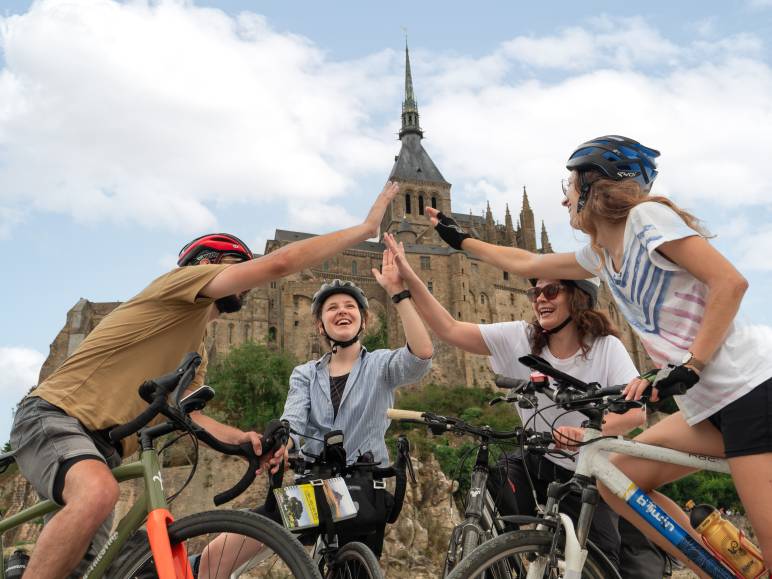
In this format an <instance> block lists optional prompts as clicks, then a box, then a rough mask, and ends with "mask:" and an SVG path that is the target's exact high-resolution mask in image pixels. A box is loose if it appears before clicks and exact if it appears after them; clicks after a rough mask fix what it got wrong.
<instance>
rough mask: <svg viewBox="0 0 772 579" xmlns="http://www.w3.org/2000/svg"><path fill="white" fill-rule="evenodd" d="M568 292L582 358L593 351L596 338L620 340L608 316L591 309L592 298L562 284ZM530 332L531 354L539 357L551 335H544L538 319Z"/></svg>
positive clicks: (571, 285) (567, 283)
mask: <svg viewBox="0 0 772 579" xmlns="http://www.w3.org/2000/svg"><path fill="white" fill-rule="evenodd" d="M561 283H562V284H563V285H564V286H565V288H566V291H567V292H569V297H568V311H569V315H570V316H571V319H572V320H573V322H574V324H575V325H576V330H577V333H578V334H579V347H580V348H581V349H582V354H581V355H582V356H583V357H584V358H587V354H588V353H589V352H590V350H591V349H592V344H593V342H594V341H595V339H596V338H600V337H602V336H614V337H615V338H619V331H618V330H617V328H616V326H615V325H614V324H613V323H612V321H611V320H609V319H608V316H606V314H604V313H603V312H601V311H598V310H595V309H591V308H590V307H589V306H590V296H588V295H587V294H586V293H584V292H583V291H582V290H580V289H578V288H577V287H576V286H575V285H573V284H571V283H570V282H565V281H562V282H561ZM529 330H530V331H529V332H528V342H529V344H530V345H531V353H532V354H536V355H539V354H541V352H542V351H543V350H544V348H545V347H546V346H547V345H548V344H549V334H545V333H544V329H543V328H542V327H541V324H539V321H538V319H536V318H535V319H534V321H533V322H532V323H531V326H530V328H529Z"/></svg>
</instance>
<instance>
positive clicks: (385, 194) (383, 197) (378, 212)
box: [364, 181, 399, 237]
mask: <svg viewBox="0 0 772 579" xmlns="http://www.w3.org/2000/svg"><path fill="white" fill-rule="evenodd" d="M398 192H399V184H398V183H396V182H394V181H387V182H386V185H384V186H383V190H382V191H381V192H380V194H379V195H378V197H377V198H376V199H375V202H374V203H373V206H372V207H371V208H370V212H369V213H368V214H367V217H366V218H365V221H364V224H365V225H366V226H367V228H368V231H369V232H370V237H377V235H378V233H379V231H380V228H381V220H382V219H383V215H384V213H386V208H387V207H388V206H389V203H391V201H392V199H394V196H395V195H396V194H397V193H398Z"/></svg>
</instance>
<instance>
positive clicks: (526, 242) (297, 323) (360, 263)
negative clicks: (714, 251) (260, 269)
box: [41, 48, 647, 386]
mask: <svg viewBox="0 0 772 579" xmlns="http://www.w3.org/2000/svg"><path fill="white" fill-rule="evenodd" d="M399 139H400V141H401V147H400V150H399V154H398V155H397V156H396V157H395V158H394V165H393V167H392V169H391V173H390V174H389V179H391V180H395V181H398V182H400V183H401V194H400V196H399V197H398V198H396V199H395V200H394V201H393V202H392V204H391V207H389V209H388V210H387V212H386V214H385V216H384V218H383V221H382V223H381V235H382V234H383V232H390V233H393V234H394V235H395V236H396V237H397V239H398V240H400V241H402V242H403V243H404V246H405V250H406V254H407V257H408V259H409V261H410V263H411V264H412V266H413V268H414V269H415V270H416V271H417V272H418V273H419V275H420V276H421V278H422V279H423V281H424V283H426V285H427V286H428V288H429V290H430V291H431V292H432V293H433V294H434V296H435V297H436V298H437V299H438V300H439V301H440V302H441V303H442V304H443V305H444V306H445V308H446V309H447V310H448V311H449V312H450V313H451V314H452V315H453V316H455V317H456V318H457V319H459V320H463V321H467V322H474V323H490V322H503V321H510V320H521V319H525V320H531V319H532V317H533V314H532V310H531V306H530V304H529V303H528V300H527V299H526V296H525V290H526V289H527V288H528V287H529V284H528V281H527V280H525V279H522V278H518V277H515V276H514V275H510V274H509V273H507V272H502V271H500V270H498V269H495V268H493V267H491V266H489V265H487V264H485V263H483V262H481V261H479V260H477V259H474V258H471V257H470V256H468V255H467V254H466V253H464V252H463V251H456V250H454V249H451V248H449V247H448V246H447V245H445V243H444V242H443V241H442V240H440V238H439V237H438V236H437V234H436V232H435V231H434V228H433V227H432V226H431V223H430V222H429V220H428V218H427V217H425V215H424V209H425V208H426V207H434V208H437V209H439V210H441V211H443V212H444V213H446V214H452V216H453V217H454V218H455V219H456V220H457V221H458V222H459V223H460V224H461V225H463V226H464V227H466V228H467V229H468V230H471V231H472V232H474V234H475V235H476V236H478V237H479V238H480V239H483V240H484V241H488V242H490V243H495V244H498V245H505V246H513V247H520V248H523V249H527V250H530V251H539V252H551V251H552V248H551V246H550V242H549V238H548V235H547V231H546V229H545V227H544V224H543V222H542V224H541V228H540V230H539V232H538V241H539V243H538V244H537V227H536V221H535V219H534V214H533V211H532V210H531V207H530V205H529V202H528V195H527V192H526V190H525V188H523V196H522V206H521V209H520V213H519V215H518V219H517V223H516V224H515V222H514V221H513V218H512V215H511V214H510V211H509V208H508V207H507V209H506V213H505V216H504V223H503V224H500V223H498V222H497V221H496V220H494V217H493V214H492V212H491V209H490V206H488V208H487V210H486V212H485V215H484V216H479V215H472V214H471V213H463V212H461V213H456V212H453V208H452V204H451V195H450V190H451V184H450V183H449V182H448V181H446V180H445V178H444V177H443V175H442V173H440V171H439V169H438V168H437V166H436V165H435V164H434V162H433V161H432V159H431V158H430V157H429V154H428V153H427V152H426V150H425V149H424V147H423V145H422V142H421V141H422V139H423V131H422V130H421V126H420V123H419V114H418V105H417V102H416V98H415V95H414V92H413V80H412V75H411V71H410V58H409V53H408V51H407V48H406V49H405V95H404V101H403V103H402V127H401V130H400V132H399ZM313 235H314V234H312V233H302V232H295V231H285V230H281V229H277V230H276V232H275V234H274V238H273V239H271V240H268V242H267V243H266V247H265V253H270V252H271V251H274V250H276V249H277V248H279V247H281V246H282V245H285V244H287V243H290V242H292V241H296V240H299V239H304V238H308V237H312V236H313ZM383 250H384V245H383V244H382V243H375V242H365V243H361V244H359V245H357V246H355V247H353V248H351V249H349V250H347V251H344V252H343V253H341V254H339V255H337V256H335V257H334V258H332V259H330V260H328V261H326V262H324V263H322V264H319V265H318V266H317V267H314V268H311V269H307V270H305V271H302V272H300V273H298V274H295V275H292V276H290V277H287V278H284V279H281V280H278V281H275V282H271V283H269V284H268V285H266V286H264V287H260V288H256V289H254V290H252V291H251V292H250V293H249V295H248V297H247V299H246V300H245V303H244V307H243V308H242V309H241V311H239V312H238V313H235V314H229V315H224V316H221V317H220V318H219V319H218V320H216V321H214V322H212V324H211V325H210V327H209V331H208V335H207V344H206V345H207V353H208V355H209V359H210V363H211V362H213V361H214V360H216V359H217V358H218V357H221V356H222V355H223V354H225V353H227V352H228V350H230V349H231V348H233V347H235V346H238V345H240V344H243V343H244V342H246V341H249V340H254V341H257V342H263V343H267V344H269V345H274V346H275V347H277V348H282V349H284V350H286V351H287V352H290V353H291V354H292V355H294V356H295V358H296V359H297V360H298V361H299V362H303V361H306V360H309V359H312V358H318V357H320V356H321V355H322V354H323V353H324V352H326V351H327V345H326V344H325V343H324V341H323V340H322V339H320V337H319V335H318V334H317V332H316V330H315V328H314V324H313V319H312V316H311V297H312V296H313V294H314V292H316V290H317V289H318V288H319V286H320V285H321V284H322V283H324V282H325V281H329V280H332V279H335V278H340V279H344V280H350V281H352V282H354V283H356V284H357V285H358V286H360V287H361V288H362V289H363V290H364V291H365V293H366V295H367V298H368V300H369V302H370V304H371V316H372V321H371V323H370V325H369V327H368V329H367V333H368V334H369V333H373V332H379V331H383V330H384V328H383V324H385V325H386V328H385V332H386V335H387V337H388V343H389V346H390V347H396V346H398V345H400V344H402V343H404V335H403V334H402V327H401V325H400V323H399V320H398V318H397V314H396V311H395V309H394V307H393V306H392V303H391V300H390V299H389V296H387V295H386V294H385V292H384V291H383V289H382V288H381V287H380V286H379V285H378V283H377V282H376V281H375V278H374V277H373V276H372V274H371V273H370V270H371V268H373V267H379V266H380V263H381V257H382V252H383ZM148 281H149V280H148ZM118 305H119V304H118V303H117V302H110V303H94V302H89V301H87V300H85V299H81V300H80V301H78V303H77V304H76V305H75V306H74V307H73V308H72V309H71V310H70V311H69V312H68V314H67V321H66V324H65V326H64V328H63V329H62V330H61V332H60V333H59V335H58V336H57V337H56V339H55V340H54V342H53V343H52V344H51V351H50V354H49V357H48V359H47V360H46V362H45V364H44V365H43V368H42V369H41V380H42V379H43V378H45V377H46V376H48V375H49V374H50V373H51V372H52V371H53V370H54V369H55V368H57V367H58V366H59V365H60V364H61V363H62V362H63V361H64V359H65V358H66V357H67V356H68V355H69V354H70V353H72V352H73V351H74V349H75V348H76V347H77V346H78V344H79V343H80V342H81V341H82V340H83V338H84V337H85V336H86V335H87V334H88V332H90V331H91V330H92V329H93V328H94V327H95V326H96V325H97V324H98V323H99V321H100V320H101V319H102V318H103V317H104V316H105V315H107V314H108V313H109V312H110V311H112V310H113V309H114V308H115V307H117V306H118ZM600 307H601V308H604V309H605V310H606V311H607V312H608V313H609V315H610V317H611V319H612V320H613V321H614V323H616V324H617V325H618V326H619V327H620V330H621V332H622V334H623V341H624V343H625V345H626V346H627V348H628V350H629V351H630V353H631V355H632V356H633V360H634V362H635V363H636V365H637V366H638V367H639V368H646V367H647V364H646V361H647V357H646V354H645V352H644V351H643V348H642V347H641V345H640V344H639V343H638V341H637V339H636V338H635V337H634V336H633V333H632V331H631V330H630V328H629V327H628V326H627V324H626V322H625V321H624V320H623V319H622V318H621V316H620V315H619V314H618V312H617V311H616V308H615V306H614V304H613V303H612V302H611V300H610V296H609V295H608V291H607V290H606V288H605V287H603V288H602V291H601V295H600ZM175 362H176V361H175V360H172V361H170V364H171V365H173V364H174V363H175ZM170 367H171V366H170ZM491 380H492V373H491V371H490V370H489V369H488V365H487V362H486V359H485V358H484V357H483V356H476V355H472V354H468V353H466V352H462V351H460V350H457V349H455V348H452V347H450V346H447V345H445V344H443V343H441V342H438V341H435V357H434V364H433V368H432V372H431V374H430V375H429V376H428V377H427V378H426V379H425V381H426V382H438V383H451V384H466V385H469V386H474V385H484V384H489V383H491Z"/></svg>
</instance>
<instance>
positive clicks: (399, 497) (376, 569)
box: [269, 430, 415, 579]
mask: <svg viewBox="0 0 772 579" xmlns="http://www.w3.org/2000/svg"><path fill="white" fill-rule="evenodd" d="M295 434H298V435H300V436H302V433H295ZM343 440H344V438H343V433H342V432H341V431H339V430H336V431H332V432H329V433H327V434H326V435H325V437H324V446H323V448H322V452H321V453H320V454H319V455H318V456H311V455H306V456H307V457H308V458H312V459H313V460H311V461H307V460H306V459H305V458H300V457H297V456H295V457H293V458H291V459H290V467H291V468H292V470H294V471H295V473H296V474H295V482H296V484H304V483H310V484H311V485H312V486H313V488H314V491H315V497H316V504H317V507H318V509H319V528H318V529H314V530H312V531H305V532H302V534H301V541H304V540H305V541H307V540H308V539H309V538H310V539H311V540H313V539H314V537H315V538H316V543H315V547H314V553H313V555H312V559H313V560H314V562H315V563H316V565H317V567H318V569H319V571H320V573H321V575H322V577H324V578H325V579H357V578H362V579H381V578H382V577H383V572H382V571H381V567H380V564H379V562H378V558H377V557H376V555H375V553H374V552H373V550H372V549H371V548H370V547H369V546H368V545H367V544H365V543H364V542H362V541H361V540H349V539H363V540H367V541H368V542H371V543H379V542H380V543H382V541H383V530H384V527H385V524H387V523H388V524H390V523H394V522H395V521H396V520H397V518H398V517H399V514H400V512H401V510H402V505H403V502H404V498H405V491H406V488H407V474H408V471H409V472H410V474H411V476H413V473H412V464H411V462H410V444H409V442H408V440H407V438H405V437H400V439H399V440H398V443H397V459H396V461H395V462H394V464H393V465H391V466H387V467H381V466H379V463H376V462H373V460H372V456H371V455H370V454H369V453H366V454H365V455H363V456H362V457H360V458H359V459H358V460H357V461H356V462H354V463H352V464H348V465H347V464H346V462H347V460H346V451H345V450H344V449H343ZM335 477H342V478H343V479H344V480H345V481H346V485H347V487H348V489H349V491H350V493H351V494H352V498H353V499H354V500H355V501H356V502H358V503H359V512H358V514H357V516H356V517H355V518H353V519H349V520H345V521H341V522H339V523H335V522H334V521H333V515H332V512H331V509H330V507H329V505H328V502H327V500H326V499H325V497H324V491H323V486H324V485H323V484H321V483H322V481H324V480H327V479H331V478H335ZM391 477H395V479H396V485H395V491H394V495H393V497H392V495H391V494H389V493H388V492H387V491H386V484H385V480H384V479H387V478H391ZM414 479H415V477H414V476H413V480H414ZM280 481H281V476H280V475H279V473H277V475H276V476H275V477H274V480H273V481H272V482H273V483H276V484H275V486H278V485H280V484H281V483H280ZM272 486H274V485H272ZM270 500H271V498H270V497H269V501H270Z"/></svg>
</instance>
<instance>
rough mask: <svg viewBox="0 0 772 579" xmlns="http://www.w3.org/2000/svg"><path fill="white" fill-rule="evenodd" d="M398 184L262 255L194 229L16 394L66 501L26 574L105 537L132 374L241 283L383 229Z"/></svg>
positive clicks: (32, 455) (237, 437) (147, 373)
mask: <svg viewBox="0 0 772 579" xmlns="http://www.w3.org/2000/svg"><path fill="white" fill-rule="evenodd" d="M397 190H398V187H397V185H396V184H393V183H387V184H386V186H385V187H384V189H383V191H382V192H381V193H380V195H379V196H378V198H377V199H376V201H375V203H374V204H373V206H372V208H371V209H370V212H369V213H368V215H367V218H366V219H365V220H364V221H363V222H362V223H361V224H359V225H356V226H354V227H350V228H348V229H343V230H341V231H336V232H334V233H329V234H327V235H321V236H318V237H313V238H310V239H305V240H302V241H297V242H295V243H292V244H289V245H286V246H284V247H282V248H281V249H279V250H277V251H274V252H272V253H270V254H268V255H266V256H263V257H261V258H258V259H253V256H252V253H251V252H250V251H249V248H247V246H246V245H245V244H244V243H243V242H241V241H240V240H239V239H238V238H236V237H235V236H232V235H228V234H213V235H206V236H203V237H200V238H198V239H195V240H194V241H192V242H190V243H189V244H188V245H186V246H185V247H184V248H183V249H182V251H181V252H180V259H179V261H178V265H180V266H181V267H179V268H177V269H175V270H173V271H170V272H169V273H166V274H164V275H162V276H161V277H159V278H158V279H156V280H154V281H153V282H151V283H150V285H148V286H147V287H146V288H145V289H144V290H142V291H141V292H140V293H139V294H137V295H136V296H134V297H133V298H131V299H130V300H129V301H127V302H126V303H124V304H122V305H121V306H120V307H118V308H117V309H115V310H114V311H113V312H112V313H111V314H110V315H108V316H107V317H106V318H105V319H104V320H102V322H101V323H100V324H99V325H98V326H97V327H96V328H94V330H93V331H92V332H91V333H90V334H89V335H88V336H87V337H86V339H85V340H83V342H82V343H81V344H80V346H78V348H77V349H76V350H75V352H73V354H72V355H71V356H69V357H68V358H67V360H65V362H64V363H63V364H62V366H61V367H59V368H58V369H57V370H56V371H55V372H54V373H53V374H52V375H51V376H49V377H48V378H47V379H46V380H45V381H44V382H42V383H41V384H40V385H39V386H38V387H37V388H36V389H35V390H33V391H32V392H31V393H30V395H29V396H27V397H26V398H25V399H24V400H23V401H22V402H21V404H20V405H19V409H18V411H17V413H16V416H15V419H14V425H13V429H12V431H11V446H12V448H13V449H14V450H15V451H16V461H17V463H18V465H19V469H20V470H21V472H22V474H23V475H24V476H25V477H26V478H27V479H28V480H29V481H30V483H31V484H32V485H33V487H34V488H35V490H37V492H38V493H39V494H40V495H42V496H43V497H46V498H49V499H52V500H54V501H55V502H57V503H59V504H61V505H63V508H62V509H61V510H60V511H58V512H57V513H56V514H55V515H54V516H53V518H52V519H51V520H50V522H48V524H46V526H45V527H44V528H43V531H42V532H41V534H40V537H39V539H38V542H37V545H36V547H35V551H34V553H33V555H32V558H31V559H30V561H29V564H28V566H27V570H26V575H27V576H29V577H35V578H36V579H41V578H42V579H45V578H49V577H50V578H61V577H65V576H67V575H68V574H69V573H70V572H71V571H73V570H74V569H75V568H76V566H77V565H78V563H79V562H80V561H81V559H82V558H83V556H84V554H85V553H86V551H87V549H88V548H89V545H90V544H91V546H92V552H93V550H94V549H98V548H99V547H100V546H101V543H103V542H104V540H105V539H106V538H107V531H109V529H108V528H106V527H107V526H109V523H110V519H111V516H110V515H111V513H112V512H113V509H114V507H115V503H116V502H117V500H118V494H119V491H118V483H117V482H116V481H115V479H114V478H113V476H112V474H111V472H110V468H112V467H114V466H117V465H118V464H120V462H121V456H122V455H123V456H125V455H127V454H130V453H132V452H133V451H134V450H135V449H136V437H129V438H127V439H125V440H124V441H123V446H122V447H121V448H114V447H112V446H111V445H110V444H109V442H107V439H106V437H105V436H104V433H105V431H106V430H108V429H109V428H111V427H113V426H116V425H118V424H123V423H125V422H128V421H129V420H131V419H132V418H134V417H135V416H137V415H138V414H139V413H140V412H141V411H142V410H143V409H144V408H146V407H147V403H145V402H144V401H143V400H142V399H141V398H140V397H139V395H138V392H137V389H138V386H139V384H141V383H142V382H143V381H144V380H147V379H149V378H154V377H157V376H160V375H162V374H166V373H167V372H169V371H170V370H172V369H173V368H174V367H175V366H176V364H177V363H178V362H179V361H180V359H181V358H182V357H183V356H184V355H185V354H186V353H187V352H191V351H198V352H201V353H203V351H204V350H203V339H204V332H205V329H206V326H207V324H208V323H209V322H210V321H211V320H213V319H215V318H216V317H217V316H219V315H220V313H227V312H234V311H238V309H239V308H240V307H241V300H242V299H243V297H244V294H245V293H246V292H247V291H248V290H250V289H252V288H254V287H256V286H258V285H262V284H264V283H266V282H268V281H271V280H275V279H278V278H281V277H284V276H287V275H290V274H292V273H295V272H297V271H300V270H302V269H305V268H307V267H310V266H312V265H314V264H317V263H320V262H322V261H324V260H325V259H327V258H329V257H332V256H333V255H335V254H337V253H340V252H341V251H343V250H344V249H346V248H348V247H350V246H352V245H355V244H357V243H360V242H362V241H365V240H366V239H369V238H371V237H375V236H376V235H378V231H379V226H380V223H381V218H382V217H383V214H384V212H385V211H386V208H387V207H388V205H389V203H390V202H391V200H392V199H393V198H394V195H395V194H396V193H397ZM205 372H206V362H205V361H204V362H203V363H202V364H201V366H200V367H199V370H198V373H197V374H196V377H195V379H194V381H193V384H192V385H191V389H193V388H196V387H198V386H199V385H201V384H202V383H203V379H204V374H205ZM193 419H194V420H195V421H196V422H197V423H198V424H199V425H200V426H202V427H204V428H206V429H207V430H208V431H209V432H211V433H212V434H213V435H214V436H215V437H217V438H219V439H220V440H222V441H224V442H228V443H233V444H240V443H243V442H250V443H251V444H252V445H253V446H254V449H255V451H256V452H257V453H258V454H259V453H260V452H261V448H260V435H259V434H257V433H255V432H243V431H241V430H239V429H237V428H233V427H230V426H226V425H224V424H221V423H219V422H217V421H216V420H213V419H211V418H208V417H206V416H204V415H202V414H201V413H195V414H194V415H193ZM282 457H283V449H280V450H279V451H277V452H276V453H274V455H273V456H271V457H265V458H264V459H263V463H262V464H263V465H266V464H267V465H268V467H269V468H271V469H275V468H277V467H278V464H279V462H280V461H281V458H282ZM100 527H101V529H100ZM98 531H100V532H99V533H98ZM62 537H66V538H67V540H66V541H63V540H62ZM92 539H93V541H92Z"/></svg>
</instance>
